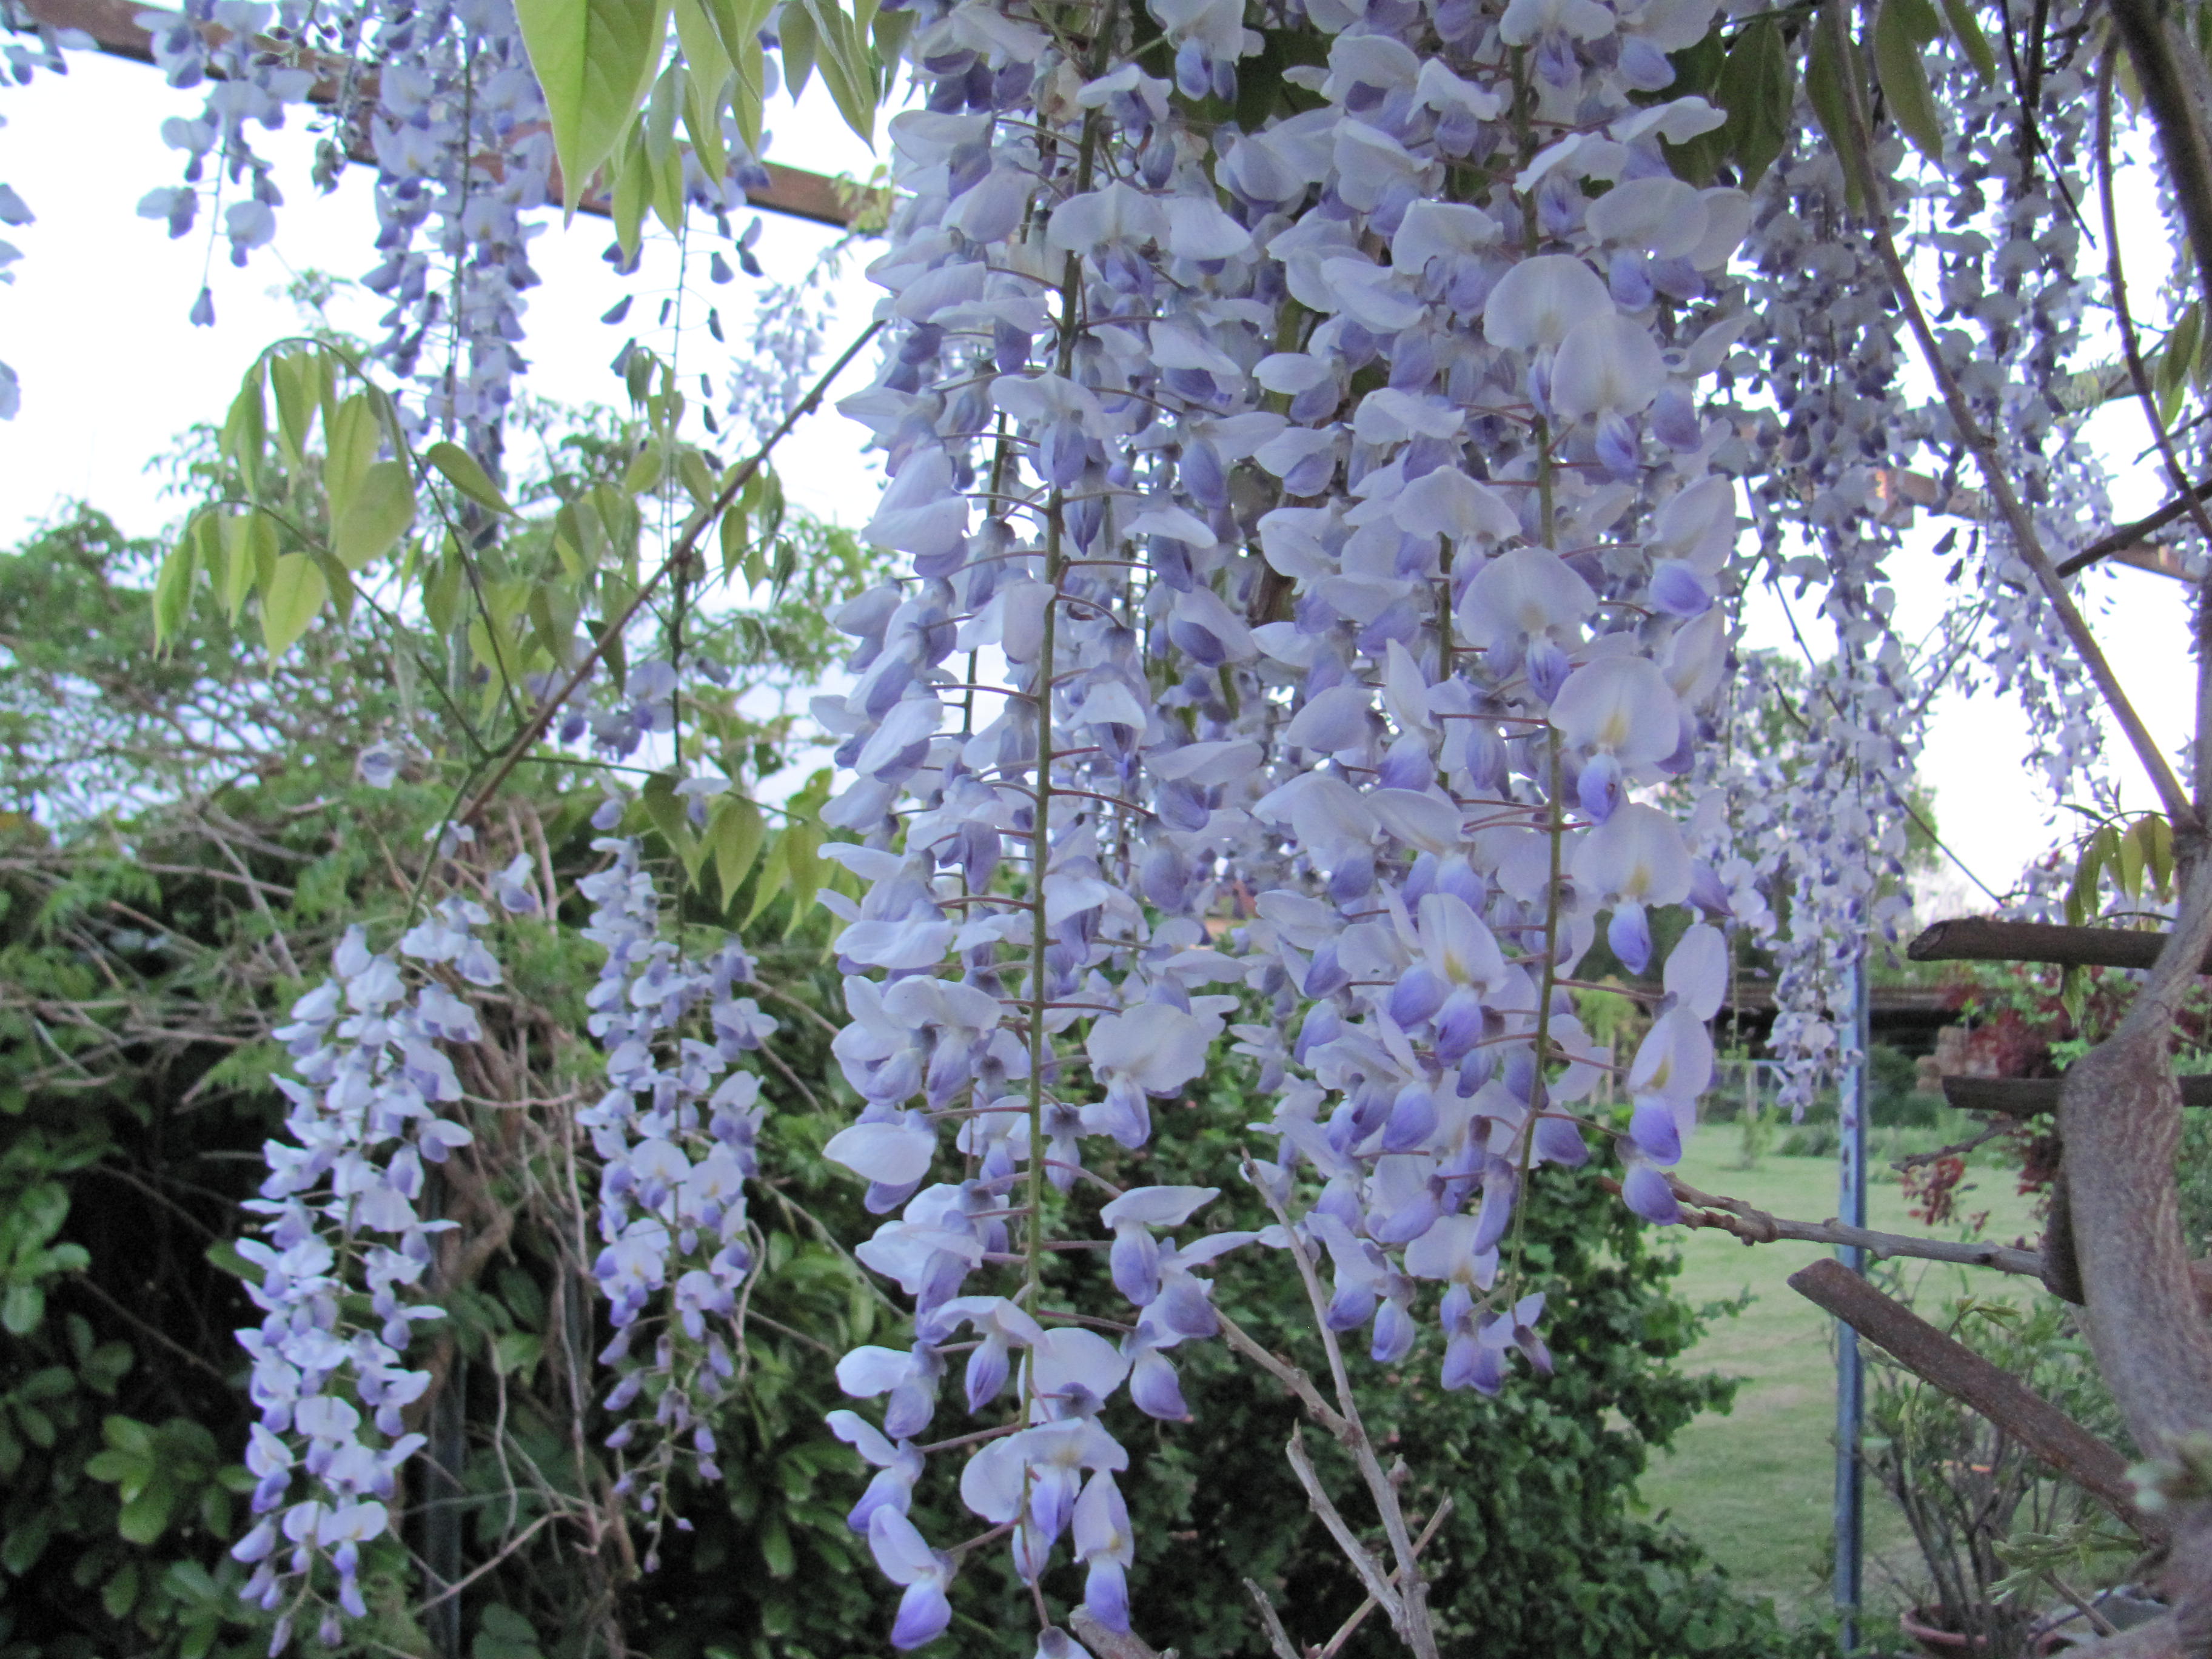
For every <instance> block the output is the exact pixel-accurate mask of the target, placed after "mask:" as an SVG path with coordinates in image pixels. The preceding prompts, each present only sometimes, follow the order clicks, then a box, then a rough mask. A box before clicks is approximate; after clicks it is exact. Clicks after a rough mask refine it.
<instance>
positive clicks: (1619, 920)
mask: <svg viewBox="0 0 2212 1659" xmlns="http://www.w3.org/2000/svg"><path fill="white" fill-rule="evenodd" d="M1605 942H1606V943H1607V945H1611V946H1612V947H1613V955H1615V956H1617V957H1620V965H1621V966H1622V967H1624V968H1626V969H1628V971H1629V972H1630V973H1632V974H1640V973H1642V972H1643V971H1644V969H1646V968H1648V967H1650V965H1651V921H1650V917H1648V916H1646V915H1644V907H1643V906H1642V905H1640V904H1618V905H1615V906H1614V907H1613V920H1612V921H1610V922H1608V923H1607V925H1606V930H1605Z"/></svg>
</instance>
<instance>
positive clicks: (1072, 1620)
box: [1067, 1607, 1176, 1659]
mask: <svg viewBox="0 0 2212 1659" xmlns="http://www.w3.org/2000/svg"><path fill="white" fill-rule="evenodd" d="M1067 1623H1068V1626H1069V1628H1070V1629H1072V1630H1073V1631H1074V1632H1075V1633H1076V1635H1077V1636H1079V1638H1082V1641H1083V1645H1084V1646H1085V1647H1087V1648H1089V1649H1090V1650H1091V1651H1092V1652H1093V1653H1096V1654H1098V1655H1101V1656H1103V1659H1175V1651H1176V1650H1174V1649H1173V1648H1170V1649H1168V1650H1166V1651H1165V1652H1164V1653H1163V1652H1161V1651H1159V1650H1157V1649H1155V1648H1154V1647H1153V1646H1152V1644H1150V1643H1148V1642H1146V1640H1145V1638H1143V1637H1141V1636H1134V1635H1132V1634H1130V1633H1129V1632H1127V1631H1118V1630H1109V1629H1108V1628H1107V1627H1106V1626H1103V1625H1102V1624H1100V1623H1099V1622H1098V1621H1097V1620H1096V1619H1093V1618H1092V1617H1091V1610H1090V1609H1089V1608H1088V1607H1078V1608H1076V1610H1075V1611H1074V1612H1073V1613H1069V1614H1068V1615H1067Z"/></svg>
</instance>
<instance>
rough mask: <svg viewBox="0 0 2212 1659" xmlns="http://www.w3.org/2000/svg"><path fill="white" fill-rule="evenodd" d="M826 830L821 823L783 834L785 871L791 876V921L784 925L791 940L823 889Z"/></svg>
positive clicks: (806, 825)
mask: <svg viewBox="0 0 2212 1659" xmlns="http://www.w3.org/2000/svg"><path fill="white" fill-rule="evenodd" d="M782 842H783V861H784V867H785V868H786V869H787V870H788V871H789V872H791V920H790V921H787V922H786V923H785V924H784V927H783V935H784V937H785V938H786V939H788V938H790V937H791V936H792V934H793V933H797V932H798V931H799V924H800V923H801V922H803V921H805V920H806V918H807V916H808V915H810V914H811V912H812V910H813V908H814V895H815V894H816V892H817V891H818V890H820V888H821V885H822V859H821V856H820V854H821V850H822V842H823V834H822V828H821V826H820V825H819V824H817V823H794V824H793V825H792V826H791V827H790V828H789V829H786V830H785V831H784V832H783V836H782Z"/></svg>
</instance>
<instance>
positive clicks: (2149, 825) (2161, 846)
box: [2136, 812, 2173, 898]
mask: <svg viewBox="0 0 2212 1659" xmlns="http://www.w3.org/2000/svg"><path fill="white" fill-rule="evenodd" d="M2136 834H2137V835H2138V836H2142V842H2143V860H2144V862H2145V863H2147V864H2148V866H2150V880H2151V887H2152V889H2153V890H2154V891H2155V892H2156V893H2157V894H2158V896H2160V898H2166V897H2169V896H2171V893H2170V891H2169V890H2170V889H2171V888H2172V884H2173V826H2172V824H2170V823H2167V822H2166V820H2165V819H2164V818H2162V817H2160V816H2159V815H2158V814H2157V813H2155V812H2153V813H2151V814H2149V815H2148V817H2144V818H2142V820H2141V821H2139V822H2138V823H2136Z"/></svg>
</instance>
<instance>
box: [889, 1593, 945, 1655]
mask: <svg viewBox="0 0 2212 1659" xmlns="http://www.w3.org/2000/svg"><path fill="white" fill-rule="evenodd" d="M951 1622H952V1603H951V1602H950V1601H946V1600H945V1586H944V1585H942V1584H940V1583H938V1582H937V1580H936V1579H935V1578H920V1579H916V1580H915V1582H914V1583H911V1584H909V1585H908V1586H907V1589H906V1594H905V1595H902V1596H901V1597H900V1598H899V1610H898V1619H897V1620H896V1622H895V1623H894V1624H893V1625H892V1626H891V1645H892V1646H893V1647H895V1648H896V1649H898V1650H900V1651H901V1652H904V1651H905V1650H907V1649H908V1648H918V1647H920V1646H921V1645H922V1644H924V1643H925V1642H934V1641H935V1640H936V1639H937V1638H939V1637H940V1636H942V1635H944V1634H945V1626H947V1625H949V1624H951Z"/></svg>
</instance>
